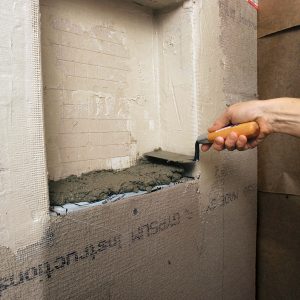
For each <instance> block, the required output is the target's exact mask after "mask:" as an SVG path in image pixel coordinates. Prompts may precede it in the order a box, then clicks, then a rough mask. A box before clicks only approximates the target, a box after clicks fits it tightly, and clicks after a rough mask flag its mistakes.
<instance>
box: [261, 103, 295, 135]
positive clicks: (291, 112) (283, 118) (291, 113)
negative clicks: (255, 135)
mask: <svg viewBox="0 0 300 300" xmlns="http://www.w3.org/2000/svg"><path fill="white" fill-rule="evenodd" d="M261 104H262V110H263V116H265V117H266V118H267V120H268V122H269V123H270V125H271V127H272V131H273V132H276V133H285V134H290V135H293V136H297V137H300V99H296V98H278V99H271V100H265V101H262V103H261Z"/></svg>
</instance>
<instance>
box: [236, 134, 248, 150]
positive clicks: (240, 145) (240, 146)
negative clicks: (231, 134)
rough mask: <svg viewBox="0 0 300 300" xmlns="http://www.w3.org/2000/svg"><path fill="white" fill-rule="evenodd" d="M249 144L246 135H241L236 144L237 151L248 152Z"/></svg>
mask: <svg viewBox="0 0 300 300" xmlns="http://www.w3.org/2000/svg"><path fill="white" fill-rule="evenodd" d="M247 142H248V139H247V137H246V136H244V135H240V136H239V137H238V140H237V142H236V149H237V150H239V151H244V150H247V149H248V145H247Z"/></svg>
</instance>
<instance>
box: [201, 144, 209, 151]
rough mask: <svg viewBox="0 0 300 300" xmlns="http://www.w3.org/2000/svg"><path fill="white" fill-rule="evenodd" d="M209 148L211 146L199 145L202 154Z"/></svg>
mask: <svg viewBox="0 0 300 300" xmlns="http://www.w3.org/2000/svg"><path fill="white" fill-rule="evenodd" d="M210 147H211V144H204V145H201V151H203V152H207V151H208V150H209V149H210Z"/></svg>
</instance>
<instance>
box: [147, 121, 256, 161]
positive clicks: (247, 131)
mask: <svg viewBox="0 0 300 300" xmlns="http://www.w3.org/2000/svg"><path fill="white" fill-rule="evenodd" d="M231 132H235V133H236V134H237V135H238V136H240V135H245V136H246V137H247V138H248V139H251V138H254V137H256V136H258V134H259V126H258V124H257V123H256V122H247V123H242V124H237V125H231V126H227V127H224V128H222V129H219V130H217V131H214V132H210V133H208V134H203V135H200V136H198V138H197V140H196V143H195V155H194V156H190V155H185V154H179V153H173V152H168V151H163V150H161V149H159V150H154V151H152V152H148V153H145V154H144V156H146V157H148V158H155V159H161V160H165V161H167V162H174V163H180V164H190V163H194V162H196V161H198V160H199V159H200V149H199V147H200V145H202V144H212V143H213V142H214V140H215V138H217V137H218V136H221V137H222V138H224V139H226V138H227V136H228V135H229V134H230V133H231Z"/></svg>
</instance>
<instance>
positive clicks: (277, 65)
mask: <svg viewBox="0 0 300 300" xmlns="http://www.w3.org/2000/svg"><path fill="white" fill-rule="evenodd" d="M299 53H300V29H299V28H294V29H290V30H288V31H283V32H278V33H276V34H273V35H271V36H266V37H263V38H260V39H258V92H259V97H260V99H270V98H277V97H295V98H300V84H299V82H300V56H299ZM299 149H300V140H299V139H297V138H295V137H291V136H284V135H273V136H270V137H268V138H267V140H266V141H265V142H264V143H262V144H261V145H260V146H259V152H258V158H259V163H258V167H259V190H260V191H264V192H271V193H286V194H294V195H300V156H299Z"/></svg>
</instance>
